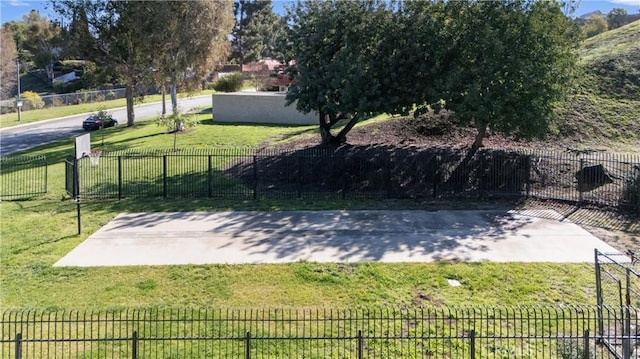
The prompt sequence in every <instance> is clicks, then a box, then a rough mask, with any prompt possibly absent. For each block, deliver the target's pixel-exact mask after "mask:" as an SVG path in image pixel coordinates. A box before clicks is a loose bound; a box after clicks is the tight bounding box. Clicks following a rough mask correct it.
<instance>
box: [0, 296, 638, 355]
mask: <svg viewBox="0 0 640 359" xmlns="http://www.w3.org/2000/svg"><path fill="white" fill-rule="evenodd" d="M629 310H630V311H633V313H634V314H635V311H634V310H632V309H629ZM602 313H603V316H602V320H603V322H604V323H605V324H612V325H615V323H617V315H618V313H619V310H618V309H615V308H613V309H610V308H608V307H605V308H604V311H603V312H602ZM597 315H598V312H597V310H596V308H594V307H566V306H565V307H500V308H492V307H458V308H451V307H428V308H403V309H392V308H376V309H362V308H360V309H259V310H254V309H245V310H233V309H140V310H137V309H136V310H114V311H73V310H72V311H64V312H46V311H30V310H16V311H5V312H4V313H3V314H2V322H1V331H2V332H1V338H2V343H1V347H0V348H1V352H0V356H2V358H16V359H19V358H54V357H55V358H159V357H161V358H169V357H171V358H542V359H544V358H575V359H579V358H580V359H581V358H609V357H613V356H611V355H613V354H611V353H612V352H611V351H609V347H607V346H604V345H602V344H601V343H602V339H603V338H604V337H606V338H607V340H608V342H609V343H613V345H616V343H621V342H623V341H626V342H634V343H635V340H636V339H637V337H636V336H635V334H634V335H633V336H626V337H625V336H622V335H621V334H620V333H619V332H618V331H616V330H615V328H613V329H611V330H609V331H606V332H604V333H600V334H598V331H597V330H596V329H597V327H596V322H597ZM634 323H635V322H634Z"/></svg>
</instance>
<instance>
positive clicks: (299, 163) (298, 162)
mask: <svg viewBox="0 0 640 359" xmlns="http://www.w3.org/2000/svg"><path fill="white" fill-rule="evenodd" d="M296 166H297V167H298V175H297V176H296V198H302V156H296Z"/></svg>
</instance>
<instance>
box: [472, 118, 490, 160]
mask: <svg viewBox="0 0 640 359" xmlns="http://www.w3.org/2000/svg"><path fill="white" fill-rule="evenodd" d="M486 135H487V124H486V123H483V124H479V125H478V133H477V134H476V139H475V141H473V145H472V146H471V150H472V151H473V152H474V153H475V151H477V150H478V149H479V148H480V147H483V146H484V145H483V144H482V140H484V137H485V136H486Z"/></svg>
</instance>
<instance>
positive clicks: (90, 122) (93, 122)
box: [82, 115, 118, 131]
mask: <svg viewBox="0 0 640 359" xmlns="http://www.w3.org/2000/svg"><path fill="white" fill-rule="evenodd" d="M115 126H118V121H116V120H114V119H113V117H111V115H107V116H106V117H102V118H101V117H99V116H98V115H91V116H89V117H87V119H86V120H84V121H82V128H84V129H85V131H91V130H98V129H100V128H101V127H115Z"/></svg>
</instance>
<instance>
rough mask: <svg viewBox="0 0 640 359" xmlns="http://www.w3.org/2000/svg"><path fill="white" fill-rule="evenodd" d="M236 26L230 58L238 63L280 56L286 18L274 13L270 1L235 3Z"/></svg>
mask: <svg viewBox="0 0 640 359" xmlns="http://www.w3.org/2000/svg"><path fill="white" fill-rule="evenodd" d="M233 9H234V15H235V25H234V27H233V31H232V32H231V36H232V40H231V42H232V45H231V47H232V50H231V56H230V59H231V60H232V61H234V62H236V63H239V64H246V63H250V62H254V61H259V60H261V59H262V58H265V57H271V58H275V57H276V56H277V54H278V48H277V39H278V36H280V34H281V33H282V32H283V31H284V27H285V23H284V19H283V18H282V17H280V16H278V15H276V14H275V13H274V12H273V5H272V2H271V0H235V1H234V4H233Z"/></svg>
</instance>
